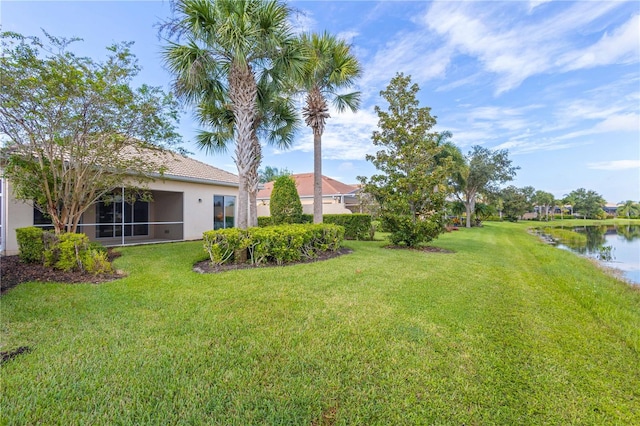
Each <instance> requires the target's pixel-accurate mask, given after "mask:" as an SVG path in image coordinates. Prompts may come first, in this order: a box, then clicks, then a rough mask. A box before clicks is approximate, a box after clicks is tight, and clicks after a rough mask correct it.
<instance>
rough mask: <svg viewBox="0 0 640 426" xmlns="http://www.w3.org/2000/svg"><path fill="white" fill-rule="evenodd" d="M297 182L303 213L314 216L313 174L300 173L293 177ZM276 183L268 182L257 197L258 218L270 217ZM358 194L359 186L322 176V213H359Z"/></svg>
mask: <svg viewBox="0 0 640 426" xmlns="http://www.w3.org/2000/svg"><path fill="white" fill-rule="evenodd" d="M291 177H292V178H293V180H295V182H296V189H297V190H298V196H299V197H300V202H301V203H302V211H303V213H306V214H313V173H300V174H295V175H291ZM273 184H274V182H267V183H265V184H264V187H263V188H262V189H261V190H260V191H258V195H257V197H256V199H257V203H258V216H270V215H271V212H270V210H269V202H270V200H271V191H273ZM358 192H360V188H359V187H358V186H357V185H347V184H346V183H342V182H340V181H337V180H335V179H332V178H330V177H327V176H322V213H323V214H349V213H353V212H354V211H357V209H358V208H359V204H358Z"/></svg>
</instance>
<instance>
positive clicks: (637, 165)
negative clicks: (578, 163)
mask: <svg viewBox="0 0 640 426" xmlns="http://www.w3.org/2000/svg"><path fill="white" fill-rule="evenodd" d="M587 167H588V168H590V169H594V170H628V169H638V171H640V160H614V161H598V162H595V163H588V164H587Z"/></svg>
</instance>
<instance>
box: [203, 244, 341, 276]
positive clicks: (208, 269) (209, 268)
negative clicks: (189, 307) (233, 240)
mask: <svg viewBox="0 0 640 426" xmlns="http://www.w3.org/2000/svg"><path fill="white" fill-rule="evenodd" d="M352 252H353V250H351V249H347V248H341V249H339V250H337V251H326V252H323V253H319V254H318V256H317V257H316V258H314V259H305V260H300V261H298V262H289V263H286V264H284V265H278V264H276V263H275V262H271V263H266V264H260V265H254V264H251V263H239V264H237V265H236V264H229V265H213V264H211V261H210V260H208V259H207V260H203V261H202V262H198V263H196V264H195V265H193V270H194V271H195V272H198V273H200V274H213V273H217V272H225V271H235V270H237V269H252V268H271V267H280V266H289V265H297V264H301V263H312V262H319V261H322V260H328V259H333V258H334V257H338V256H342V255H343V254H348V253H352Z"/></svg>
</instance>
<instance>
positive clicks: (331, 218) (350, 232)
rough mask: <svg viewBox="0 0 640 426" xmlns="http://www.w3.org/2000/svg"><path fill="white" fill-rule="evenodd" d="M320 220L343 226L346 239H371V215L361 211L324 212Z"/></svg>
mask: <svg viewBox="0 0 640 426" xmlns="http://www.w3.org/2000/svg"><path fill="white" fill-rule="evenodd" d="M322 221H323V222H324V223H332V224H335V225H340V226H344V231H345V234H344V236H345V238H346V239H348V240H366V239H371V238H370V231H371V215H368V214H361V213H353V214H325V215H324V216H322Z"/></svg>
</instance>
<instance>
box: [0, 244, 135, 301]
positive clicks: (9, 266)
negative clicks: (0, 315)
mask: <svg viewBox="0 0 640 426" xmlns="http://www.w3.org/2000/svg"><path fill="white" fill-rule="evenodd" d="M119 256H120V253H118V252H116V251H113V250H109V261H112V260H113V259H115V258H117V257H119ZM122 277H123V275H122V274H118V273H112V274H102V275H94V274H88V273H85V272H79V271H71V272H65V271H59V270H57V269H53V268H50V267H47V266H44V265H42V264H36V263H22V262H20V258H19V257H18V256H2V257H0V294H3V293H4V292H6V291H7V290H9V289H11V288H13V287H15V286H17V285H18V284H20V283H24V282H29V281H37V282H43V283H48V282H56V283H71V284H73V283H94V284H97V283H103V282H108V281H113V280H115V279H118V278H122Z"/></svg>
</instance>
